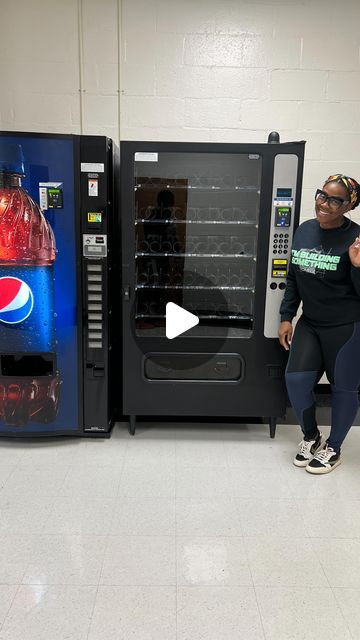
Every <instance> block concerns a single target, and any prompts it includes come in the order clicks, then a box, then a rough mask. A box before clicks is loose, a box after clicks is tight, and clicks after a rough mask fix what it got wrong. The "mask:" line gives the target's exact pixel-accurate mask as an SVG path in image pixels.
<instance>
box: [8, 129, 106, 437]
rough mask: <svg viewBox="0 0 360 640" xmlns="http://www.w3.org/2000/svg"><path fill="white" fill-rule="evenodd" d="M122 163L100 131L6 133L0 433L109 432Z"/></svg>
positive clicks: (95, 433)
mask: <svg viewBox="0 0 360 640" xmlns="http://www.w3.org/2000/svg"><path fill="white" fill-rule="evenodd" d="M117 167H118V150H117V148H116V147H115V146H114V145H113V143H112V142H111V140H109V139H108V138H105V137H102V136H76V135H57V134H38V133H19V132H11V133H10V132H4V133H1V134H0V435H5V436H9V435H14V436H30V435H39V436H40V435H59V434H69V435H101V436H104V435H106V434H109V433H110V430H111V426H112V408H111V403H112V399H111V397H110V392H109V389H110V383H111V380H110V377H109V376H110V358H111V356H112V346H113V339H112V323H111V322H112V321H111V318H112V315H111V312H112V308H111V304H110V294H111V287H112V264H111V258H112V253H111V243H112V238H113V235H114V229H113V225H114V224H115V222H114V219H115V216H114V208H115V203H116V181H115V175H116V170H117ZM115 315H116V314H115Z"/></svg>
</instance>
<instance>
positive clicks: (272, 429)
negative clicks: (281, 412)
mask: <svg viewBox="0 0 360 640" xmlns="http://www.w3.org/2000/svg"><path fill="white" fill-rule="evenodd" d="M269 428H270V438H275V431H276V416H275V417H274V416H270V418H269Z"/></svg>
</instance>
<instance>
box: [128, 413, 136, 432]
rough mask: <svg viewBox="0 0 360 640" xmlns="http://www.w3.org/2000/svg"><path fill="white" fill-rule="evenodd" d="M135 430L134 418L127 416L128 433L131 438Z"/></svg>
mask: <svg viewBox="0 0 360 640" xmlns="http://www.w3.org/2000/svg"><path fill="white" fill-rule="evenodd" d="M135 430H136V416H134V415H132V416H129V433H130V435H131V436H134V435H135Z"/></svg>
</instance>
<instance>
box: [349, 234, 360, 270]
mask: <svg viewBox="0 0 360 640" xmlns="http://www.w3.org/2000/svg"><path fill="white" fill-rule="evenodd" d="M349 258H350V260H351V264H352V265H353V267H360V235H359V236H358V237H357V238H355V242H353V243H352V245H350V247H349Z"/></svg>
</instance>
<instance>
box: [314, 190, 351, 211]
mask: <svg viewBox="0 0 360 640" xmlns="http://www.w3.org/2000/svg"><path fill="white" fill-rule="evenodd" d="M315 200H317V201H318V202H321V203H324V202H327V204H328V205H329V207H330V209H340V207H341V206H342V205H343V204H345V203H347V202H349V201H348V200H343V199H342V198H337V197H335V196H328V194H327V193H325V191H322V189H317V190H316V193H315Z"/></svg>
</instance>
